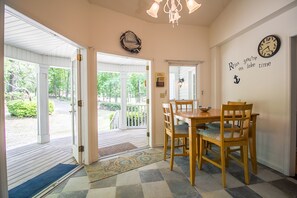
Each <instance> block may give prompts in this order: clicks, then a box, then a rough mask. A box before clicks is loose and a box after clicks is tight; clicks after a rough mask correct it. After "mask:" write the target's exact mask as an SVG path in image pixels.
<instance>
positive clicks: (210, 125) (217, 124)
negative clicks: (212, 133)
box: [206, 122, 232, 129]
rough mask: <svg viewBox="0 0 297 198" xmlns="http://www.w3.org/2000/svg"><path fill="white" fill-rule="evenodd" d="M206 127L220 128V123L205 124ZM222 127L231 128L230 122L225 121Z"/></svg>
mask: <svg viewBox="0 0 297 198" xmlns="http://www.w3.org/2000/svg"><path fill="white" fill-rule="evenodd" d="M206 127H207V128H209V129H220V127H221V124H220V123H219V122H212V123H208V124H206ZM224 127H225V128H231V127H232V124H230V123H225V124H224Z"/></svg>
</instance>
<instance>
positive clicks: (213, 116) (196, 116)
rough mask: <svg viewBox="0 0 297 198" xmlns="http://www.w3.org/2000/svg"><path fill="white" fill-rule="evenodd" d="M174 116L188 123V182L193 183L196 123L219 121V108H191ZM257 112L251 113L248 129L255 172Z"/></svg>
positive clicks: (255, 172)
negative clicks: (204, 110) (207, 109)
mask: <svg viewBox="0 0 297 198" xmlns="http://www.w3.org/2000/svg"><path fill="white" fill-rule="evenodd" d="M174 115H175V117H176V118H177V119H178V120H183V121H185V122H186V123H188V125H189V158H190V163H189V164H190V182H191V184H192V185H193V186H194V185H195V174H196V173H195V171H196V156H197V155H196V153H197V151H196V141H197V133H196V131H197V128H196V126H197V125H198V124H204V123H209V122H217V121H220V117H221V110H220V109H210V110H209V111H207V112H203V111H201V110H200V109H192V110H188V111H178V112H175V114H174ZM258 115H259V113H252V115H251V123H250V131H249V152H250V159H251V163H252V171H253V173H254V174H257V156H256V124H257V116H258Z"/></svg>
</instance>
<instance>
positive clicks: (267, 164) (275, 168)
mask: <svg viewBox="0 0 297 198" xmlns="http://www.w3.org/2000/svg"><path fill="white" fill-rule="evenodd" d="M257 162H258V163H260V164H263V165H265V166H267V167H269V168H271V169H273V170H276V171H278V172H280V173H282V174H284V175H286V174H285V173H284V170H283V168H282V167H279V166H277V165H275V164H272V163H270V162H268V161H266V160H263V159H261V158H257Z"/></svg>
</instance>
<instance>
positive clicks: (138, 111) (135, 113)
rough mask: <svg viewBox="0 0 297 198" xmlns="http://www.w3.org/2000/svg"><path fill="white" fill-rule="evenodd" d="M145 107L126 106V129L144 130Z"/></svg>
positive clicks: (145, 119)
mask: <svg viewBox="0 0 297 198" xmlns="http://www.w3.org/2000/svg"><path fill="white" fill-rule="evenodd" d="M146 121H147V111H146V105H137V104H136V105H127V128H146V125H147V123H146Z"/></svg>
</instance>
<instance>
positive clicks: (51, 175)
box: [8, 164, 77, 198]
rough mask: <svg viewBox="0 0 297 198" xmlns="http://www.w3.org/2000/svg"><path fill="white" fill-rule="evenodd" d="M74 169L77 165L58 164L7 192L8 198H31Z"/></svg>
mask: <svg viewBox="0 0 297 198" xmlns="http://www.w3.org/2000/svg"><path fill="white" fill-rule="evenodd" d="M76 167H77V165H75V164H58V165H56V166H54V167H53V168H51V169H49V170H48V171H46V172H44V173H42V174H40V175H38V176H36V177H34V178H32V179H30V180H28V181H26V182H25V183H23V184H21V185H19V186H17V187H15V188H13V189H11V190H9V192H8V194H9V198H28V197H33V196H34V195H36V194H37V193H39V192H40V191H42V190H43V189H45V188H46V187H48V186H49V185H50V184H52V183H53V182H55V181H57V180H58V179H59V178H61V177H62V176H64V175H65V174H67V173H68V172H70V171H71V170H73V169H74V168H76Z"/></svg>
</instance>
